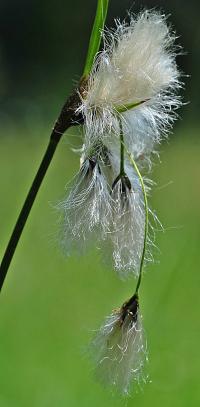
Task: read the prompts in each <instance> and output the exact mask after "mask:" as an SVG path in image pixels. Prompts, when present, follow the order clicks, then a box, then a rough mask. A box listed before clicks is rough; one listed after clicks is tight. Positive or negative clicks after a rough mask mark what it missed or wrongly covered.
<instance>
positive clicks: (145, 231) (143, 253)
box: [121, 141, 149, 294]
mask: <svg viewBox="0 0 200 407" xmlns="http://www.w3.org/2000/svg"><path fill="white" fill-rule="evenodd" d="M121 142H122V141H121ZM123 144H124V148H125V150H126V153H127V155H128V157H129V161H130V163H131V164H132V166H133V168H134V170H135V171H136V173H137V175H138V178H139V180H140V185H141V188H142V193H143V199H144V211H145V222H144V242H143V249H142V255H141V260H140V269H139V276H138V281H137V285H136V289H135V294H138V291H139V288H140V284H141V281H142V272H143V266H144V260H145V252H146V246H147V234H148V220H149V214H148V201H147V194H146V191H145V185H144V181H143V177H142V175H141V173H140V171H139V168H138V166H137V164H136V162H135V160H134V158H133V156H132V155H131V153H130V152H129V151H128V150H127V148H126V145H125V143H124V142H123Z"/></svg>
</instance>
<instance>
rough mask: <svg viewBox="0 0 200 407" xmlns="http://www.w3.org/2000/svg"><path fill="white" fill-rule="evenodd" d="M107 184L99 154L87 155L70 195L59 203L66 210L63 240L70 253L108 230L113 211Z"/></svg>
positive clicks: (84, 246) (83, 247)
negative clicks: (97, 158) (110, 215)
mask: <svg viewBox="0 0 200 407" xmlns="http://www.w3.org/2000/svg"><path fill="white" fill-rule="evenodd" d="M108 188H109V186H108V183H107V181H106V179H105V177H104V174H103V172H102V170H101V166H100V164H99V163H98V162H97V160H96V158H92V159H89V158H88V159H86V160H85V161H84V162H83V164H82V166H81V169H80V171H79V173H78V175H77V177H76V178H75V180H74V182H73V185H72V187H71V188H70V192H69V194H68V196H67V197H66V199H64V200H63V201H62V202H61V203H60V204H59V209H60V210H61V212H62V214H63V216H62V217H63V219H62V223H63V226H62V231H61V244H62V247H63V249H64V251H65V252H67V254H69V253H70V251H71V250H75V251H76V252H78V253H80V252H81V251H84V249H85V248H87V247H88V244H89V242H90V243H91V241H92V240H93V238H95V239H96V238H97V237H98V238H101V237H102V235H104V234H105V233H106V231H107V229H108V219H109V213H110V211H111V196H110V191H109V189H108ZM99 233H100V234H101V236H100V235H99Z"/></svg>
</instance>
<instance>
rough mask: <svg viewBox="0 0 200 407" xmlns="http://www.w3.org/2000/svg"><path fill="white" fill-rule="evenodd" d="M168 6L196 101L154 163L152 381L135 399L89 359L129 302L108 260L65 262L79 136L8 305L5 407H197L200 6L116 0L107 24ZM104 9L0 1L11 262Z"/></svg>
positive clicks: (39, 216)
mask: <svg viewBox="0 0 200 407" xmlns="http://www.w3.org/2000/svg"><path fill="white" fill-rule="evenodd" d="M143 6H146V7H148V8H150V7H158V8H162V9H163V10H164V11H165V13H166V14H169V15H170V16H169V19H170V21H171V22H172V23H173V25H174V26H175V28H176V31H177V33H178V35H179V37H180V38H179V40H178V41H179V43H181V44H182V46H183V48H184V50H185V51H186V52H185V55H184V56H181V57H179V58H178V63H179V66H180V69H181V70H182V71H183V72H184V73H186V74H189V75H190V77H189V78H185V83H186V85H185V90H184V91H183V97H184V101H185V102H190V103H187V104H185V105H184V106H183V108H182V110H181V111H180V116H181V118H180V120H179V121H178V123H177V124H176V126H175V128H174V134H173V136H171V137H170V142H169V143H168V142H164V143H163V144H162V146H161V162H157V163H156V164H155V166H154V170H153V174H152V177H153V179H154V180H155V181H156V185H155V187H154V190H153V194H152V198H151V206H152V207H153V208H155V209H156V211H157V214H158V217H159V218H160V220H161V222H162V224H163V226H164V229H165V231H164V232H161V231H158V232H157V238H156V244H157V246H158V248H159V250H156V251H155V253H154V257H155V263H154V264H152V265H151V266H149V267H148V271H147V272H146V275H145V278H144V280H143V286H142V290H141V306H142V313H143V317H144V325H145V329H146V334H147V337H148V346H149V364H148V371H149V376H150V379H151V383H148V384H147V385H145V386H144V388H143V390H142V391H140V392H138V393H137V394H135V395H134V396H133V398H130V399H129V400H128V401H124V400H122V399H120V398H119V396H112V395H111V394H110V393H109V392H108V391H107V390H105V389H103V388H102V387H101V386H100V385H99V384H98V383H97V382H96V380H95V378H94V376H93V371H92V365H91V363H90V361H89V360H88V358H87V356H86V354H85V349H86V348H87V344H88V342H89V340H90V338H91V335H92V334H91V333H92V331H93V330H94V329H96V328H98V327H99V325H100V324H101V323H102V321H103V319H104V316H105V315H107V314H110V312H111V310H112V309H113V308H115V307H117V306H119V305H121V303H122V302H123V301H124V300H125V299H126V298H128V297H129V296H130V295H131V293H132V290H133V286H134V284H135V283H134V281H132V280H129V281H128V282H126V283H122V282H120V281H119V280H118V278H117V277H116V276H115V275H114V273H113V272H111V270H108V269H107V268H106V267H105V266H102V263H101V262H100V259H99V257H100V256H99V253H98V251H93V252H91V253H88V254H87V255H85V256H84V257H81V258H76V257H73V256H72V257H70V258H68V259H64V258H63V256H62V255H61V252H60V250H59V245H58V243H57V221H58V214H57V213H56V211H55V209H54V206H55V204H56V203H57V202H58V201H59V199H62V197H63V196H64V194H65V186H66V183H67V182H68V180H69V179H71V178H72V176H73V174H74V173H75V172H76V171H77V168H78V165H79V163H78V156H77V155H76V154H74V153H73V151H72V149H71V148H72V147H77V146H79V145H80V134H79V133H75V131H74V130H69V131H68V133H67V134H66V136H65V137H64V138H63V140H62V142H61V144H60V146H59V148H58V150H57V152H56V155H55V158H54V160H53V162H52V165H51V167H50V169H49V171H48V173H47V176H46V178H45V181H44V183H43V186H42V188H41V191H40V192H39V195H38V198H37V201H36V203H35V205H34V208H33V210H32V213H31V216H30V218H29V220H28V223H27V225H26V228H25V231H24V234H23V236H22V239H21V241H20V244H19V246H18V249H17V252H16V255H15V258H14V260H13V262H12V265H11V267H10V271H9V275H8V277H7V280H6V282H5V285H4V288H3V291H2V293H1V297H0V407H27V406H29V407H57V406H58V407H64V406H70V407H78V406H82V407H92V406H99V407H100V406H101V407H102V406H103V407H112V406H113V407H114V406H115V407H121V406H124V405H126V406H127V407H129V406H134V405H137V406H138V407H144V406H147V405H148V406H149V407H150V406H153V407H158V406H161V405H162V406H163V407H168V406H169V405H170V406H172V407H179V406H180V407H188V406H195V407H196V406H197V405H199V400H200V386H199V377H200V371H199V362H200V356H199V343H200V328H199V307H200V296H199V287H200V275H199V263H200V262H199V260H200V248H199V243H200V217H199V211H200V181H199V179H200V160H199V156H200V140H199V129H200V121H199V120H200V117H199V87H200V80H199V71H200V52H199V51H200V49H199V48H200V45H199V44H200V25H199V13H200V3H199V2H198V1H197V0H196V1H195V0H190V1H186V0H168V1H164V0H163V1H160V0H158V1H153V0H152V1H148V0H146V1H135V2H134V3H133V2H132V1H129V0H123V1H122V0H111V1H110V8H109V14H108V19H107V25H108V26H113V19H114V18H116V17H120V18H124V17H125V15H126V10H127V9H128V10H130V9H131V10H132V11H133V12H137V11H138V10H140V9H141V7H143ZM95 8H96V1H95V0H86V1H81V0H74V1H73V2H71V1H67V0H60V1H55V0H48V1H47V0H43V1H42V2H41V1H39V0H29V1H25V0H18V1H14V0H1V1H0V103H1V109H0V191H1V201H0V253H1V254H3V252H4V249H5V246H6V243H7V240H8V237H9V235H10V233H11V230H12V227H13V224H14V222H15V219H16V216H17V215H18V213H19V210H20V208H21V205H22V202H23V199H24V197H25V195H26V192H27V189H28V188H29V185H30V183H31V181H32V179H33V176H34V174H35V171H36V169H37V167H38V164H39V162H40V159H41V157H42V154H43V151H44V149H45V146H46V144H47V141H48V136H49V133H50V131H51V128H52V126H53V122H54V120H55V119H56V116H57V114H58V112H59V109H60V107H61V105H62V104H63V102H64V100H65V99H66V96H67V95H68V93H69V92H70V90H71V89H72V87H73V84H74V82H76V81H77V80H78V78H79V77H80V75H81V72H82V69H83V65H84V59H85V54H86V50H87V44H88V39H89V34H90V29H91V26H92V21H93V16H94V13H95Z"/></svg>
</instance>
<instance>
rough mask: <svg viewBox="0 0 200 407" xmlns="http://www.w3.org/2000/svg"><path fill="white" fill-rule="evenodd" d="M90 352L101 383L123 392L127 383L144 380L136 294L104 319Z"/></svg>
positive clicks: (143, 347)
mask: <svg viewBox="0 0 200 407" xmlns="http://www.w3.org/2000/svg"><path fill="white" fill-rule="evenodd" d="M90 352H91V355H92V358H93V360H94V362H95V373H96V376H97V378H98V379H99V381H100V382H101V383H102V384H103V385H104V386H106V387H107V386H110V387H111V388H112V389H113V390H116V391H117V392H120V393H121V394H124V395H127V394H128V393H129V390H130V386H131V384H133V386H135V387H138V385H139V386H141V385H142V383H144V382H145V381H146V378H147V377H146V375H145V372H144V369H145V363H146V361H147V345H146V340H145V338H144V331H143V328H142V319H141V315H140V311H139V305H138V299H137V296H136V295H134V296H133V297H132V298H131V299H130V300H129V301H128V302H127V303H125V304H124V305H123V306H122V308H121V309H119V310H115V311H113V313H112V314H111V315H110V316H108V317H107V318H106V320H105V322H104V324H103V325H102V326H101V328H100V329H99V331H98V332H97V334H96V337H95V338H94V339H93V341H92V343H91V347H90Z"/></svg>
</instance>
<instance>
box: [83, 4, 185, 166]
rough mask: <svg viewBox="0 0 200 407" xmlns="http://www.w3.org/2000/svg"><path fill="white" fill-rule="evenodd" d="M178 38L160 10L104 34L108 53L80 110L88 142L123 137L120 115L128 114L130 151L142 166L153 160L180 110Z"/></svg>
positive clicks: (126, 125)
mask: <svg viewBox="0 0 200 407" xmlns="http://www.w3.org/2000/svg"><path fill="white" fill-rule="evenodd" d="M175 38H176V37H175V34H174V32H173V31H172V30H171V28H170V27H169V26H168V24H167V21H166V18H165V16H164V15H162V14H160V13H159V12H156V11H144V12H142V13H140V14H139V15H138V16H134V15H133V16H131V17H130V23H126V22H122V23H121V22H120V21H117V22H116V29H115V30H112V31H109V30H108V31H107V32H105V33H104V50H103V51H102V52H101V53H99V54H98V56H97V59H96V63H95V66H94V68H93V71H92V74H91V75H90V77H89V82H88V89H87V92H86V93H85V97H84V98H83V99H82V104H81V106H80V107H79V109H78V110H79V112H81V113H82V114H83V116H84V120H85V126H84V127H85V137H86V139H87V140H88V142H89V143H91V144H93V142H94V140H95V139H99V138H106V137H110V136H111V135H114V136H119V124H118V117H119V113H118V112H117V110H120V111H122V110H123V108H124V110H126V109H128V110H127V111H125V112H122V113H121V114H120V115H121V119H122V123H123V128H124V133H125V141H126V143H127V146H128V147H129V150H130V152H132V153H133V154H134V158H135V159H138V160H139V161H140V159H141V163H142V162H144V161H145V160H146V161H148V160H149V155H151V153H152V152H154V149H155V145H156V144H157V143H159V142H160V140H161V138H162V135H165V134H166V133H167V131H168V130H169V129H170V126H171V125H172V122H173V120H174V119H175V118H176V114H175V110H176V109H177V107H179V105H180V99H179V97H178V96H177V95H176V92H177V90H178V89H179V88H180V86H181V84H180V81H179V76H180V75H179V72H178V70H177V65H176V60H175V58H176V54H177V50H178V48H176V47H175V46H174V41H175ZM139 102H142V103H141V104H140V105H139V106H137V107H134V108H132V109H130V105H134V104H135V103H139Z"/></svg>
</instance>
